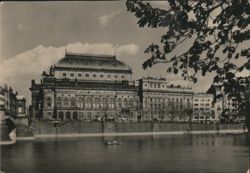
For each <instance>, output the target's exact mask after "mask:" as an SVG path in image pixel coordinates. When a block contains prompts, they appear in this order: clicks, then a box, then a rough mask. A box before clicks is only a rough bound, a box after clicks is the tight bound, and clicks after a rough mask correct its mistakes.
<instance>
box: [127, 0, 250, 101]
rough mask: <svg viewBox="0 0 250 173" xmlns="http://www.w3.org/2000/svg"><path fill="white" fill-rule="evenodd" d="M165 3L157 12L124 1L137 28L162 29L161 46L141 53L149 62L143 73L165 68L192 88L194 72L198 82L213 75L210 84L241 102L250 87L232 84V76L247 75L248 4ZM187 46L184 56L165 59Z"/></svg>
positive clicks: (243, 0) (214, 0)
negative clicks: (162, 65) (158, 66)
mask: <svg viewBox="0 0 250 173" xmlns="http://www.w3.org/2000/svg"><path fill="white" fill-rule="evenodd" d="M166 3H167V4H168V6H169V8H168V9H159V8H153V7H152V6H151V4H150V3H149V2H143V1H137V0H127V1H126V6H127V10H128V11H129V12H131V13H133V14H134V15H135V16H136V17H137V18H138V25H139V26H140V27H151V28H166V33H164V34H163V35H162V36H161V38H160V44H155V43H152V44H151V45H149V46H148V47H147V48H146V50H145V53H147V54H149V55H150V57H149V58H148V59H147V60H146V61H145V62H144V63H143V68H144V69H146V68H148V67H152V66H153V65H154V64H157V63H168V64H170V67H168V68H167V72H168V73H174V74H178V73H181V75H182V77H183V78H184V79H185V80H191V81H193V82H194V83H195V82H197V77H196V74H197V73H198V72H201V74H202V75H203V76H205V75H206V74H207V73H212V72H215V74H216V75H215V76H214V83H220V84H222V85H223V87H224V90H225V92H226V93H231V95H235V96H237V97H240V95H241V93H242V91H244V89H246V88H247V87H248V86H249V78H248V79H247V77H245V78H243V77H241V78H236V74H237V73H239V72H242V71H243V70H250V48H249V45H247V43H248V44H249V43H250V42H249V39H250V30H249V29H250V25H249V24H250V4H249V1H248V0H199V1H195V0H166ZM187 40H189V42H188V44H189V45H190V47H189V49H188V50H187V51H184V52H182V53H181V54H180V55H174V56H173V57H170V56H169V53H171V52H174V51H175V50H176V48H177V47H179V46H182V45H183V44H184V43H185V41H187ZM191 41H192V42H191ZM190 43H191V44H190ZM241 45H247V48H245V47H246V46H245V47H244V46H243V48H242V46H241ZM239 62H241V63H239ZM242 81H244V84H242Z"/></svg>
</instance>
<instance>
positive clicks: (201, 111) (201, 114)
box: [193, 93, 219, 122]
mask: <svg viewBox="0 0 250 173" xmlns="http://www.w3.org/2000/svg"><path fill="white" fill-rule="evenodd" d="M213 99H214V97H213V94H206V93H195V94H194V98H193V121H194V122H211V121H216V120H218V115H216V114H215V110H214V109H215V105H214V104H213ZM217 106H219V105H216V108H217Z"/></svg>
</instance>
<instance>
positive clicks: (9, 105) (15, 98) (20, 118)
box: [0, 86, 28, 125]
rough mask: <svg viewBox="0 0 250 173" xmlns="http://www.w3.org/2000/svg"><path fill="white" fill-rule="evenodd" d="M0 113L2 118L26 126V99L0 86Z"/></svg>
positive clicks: (10, 89)
mask: <svg viewBox="0 0 250 173" xmlns="http://www.w3.org/2000/svg"><path fill="white" fill-rule="evenodd" d="M0 111H1V115H2V116H9V117H12V118H14V119H15V122H17V123H21V124H25V125H27V123H28V122H27V115H26V99H25V97H24V96H22V95H18V93H17V92H16V93H14V92H13V90H12V88H11V87H9V89H8V87H7V86H5V87H1V86H0Z"/></svg>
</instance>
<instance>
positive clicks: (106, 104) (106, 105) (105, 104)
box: [102, 98, 108, 109]
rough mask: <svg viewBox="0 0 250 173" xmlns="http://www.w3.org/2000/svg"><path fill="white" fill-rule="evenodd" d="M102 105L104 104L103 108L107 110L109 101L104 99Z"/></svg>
mask: <svg viewBox="0 0 250 173" xmlns="http://www.w3.org/2000/svg"><path fill="white" fill-rule="evenodd" d="M102 104H103V108H104V109H106V108H107V107H108V103H107V99H105V98H104V99H102Z"/></svg>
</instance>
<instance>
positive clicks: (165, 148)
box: [1, 134, 250, 173]
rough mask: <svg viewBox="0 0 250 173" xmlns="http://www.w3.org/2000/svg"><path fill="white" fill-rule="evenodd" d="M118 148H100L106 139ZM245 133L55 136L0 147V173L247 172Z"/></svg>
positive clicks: (247, 152)
mask: <svg viewBox="0 0 250 173" xmlns="http://www.w3.org/2000/svg"><path fill="white" fill-rule="evenodd" d="M114 139H115V140H119V141H121V145H104V142H105V141H107V140H114ZM249 144H250V139H249V137H247V136H244V135H217V134H209V135H203V134H201V135H183V136H182V135H179V136H175V135H171V136H159V135H158V136H134V137H107V136H105V137H89V138H65V139H64V138H55V139H39V140H35V141H23V142H17V144H15V145H12V146H1V151H2V152H1V156H2V161H1V162H2V163H1V166H2V170H4V171H6V172H7V173H12V172H13V173H14V172H20V173H22V172H24V173H29V172H30V173H33V172H36V173H43V172H60V173H67V172H76V173H78V172H79V173H80V172H111V173H112V172H124V173H125V172H136V173H137V172H148V173H149V172H150V173H152V172H166V173H168V172H169V173H182V172H185V173H188V172H190V173H191V172H209V173H213V172H216V173H224V172H229V173H235V172H246V170H247V168H248V165H249V158H250V150H249Z"/></svg>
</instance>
